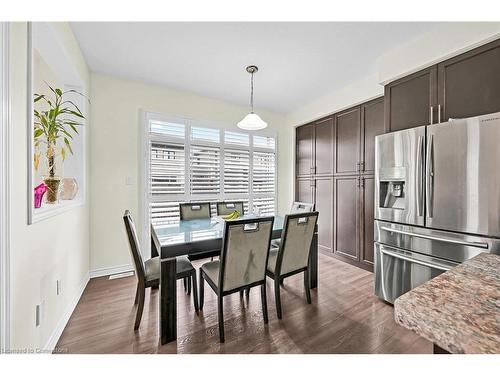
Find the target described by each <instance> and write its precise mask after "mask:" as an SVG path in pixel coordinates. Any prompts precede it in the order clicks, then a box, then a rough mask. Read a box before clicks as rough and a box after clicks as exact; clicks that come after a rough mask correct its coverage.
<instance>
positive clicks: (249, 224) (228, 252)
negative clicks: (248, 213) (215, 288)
mask: <svg viewBox="0 0 500 375" xmlns="http://www.w3.org/2000/svg"><path fill="white" fill-rule="evenodd" d="M273 223H274V217H273V216H270V217H262V218H256V219H245V220H235V221H230V222H229V221H226V223H225V225H224V238H223V243H222V251H221V256H220V261H221V266H220V267H221V268H220V272H219V284H218V285H219V290H220V291H221V292H227V291H231V290H234V289H237V288H240V287H243V286H246V285H250V284H253V283H255V282H258V281H263V280H265V279H266V266H267V260H268V257H269V246H270V243H271V235H272V231H273Z"/></svg>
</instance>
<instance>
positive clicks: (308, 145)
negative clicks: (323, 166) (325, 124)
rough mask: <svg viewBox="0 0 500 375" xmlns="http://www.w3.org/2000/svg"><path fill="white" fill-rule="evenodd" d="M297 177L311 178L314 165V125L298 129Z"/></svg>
mask: <svg viewBox="0 0 500 375" xmlns="http://www.w3.org/2000/svg"><path fill="white" fill-rule="evenodd" d="M296 134H297V148H296V150H297V155H296V164H297V167H296V168H297V176H310V175H311V172H312V167H313V164H314V125H313V124H309V125H303V126H299V127H298V128H297V133H296Z"/></svg>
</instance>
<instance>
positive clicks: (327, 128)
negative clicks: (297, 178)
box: [313, 117, 334, 175]
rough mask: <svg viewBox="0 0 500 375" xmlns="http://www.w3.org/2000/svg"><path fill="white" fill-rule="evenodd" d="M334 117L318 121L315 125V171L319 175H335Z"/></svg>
mask: <svg viewBox="0 0 500 375" xmlns="http://www.w3.org/2000/svg"><path fill="white" fill-rule="evenodd" d="M333 129H334V126H333V117H329V118H327V119H324V120H321V121H318V122H317V123H316V125H315V129H314V132H315V142H316V143H315V156H316V157H315V160H316V165H315V169H314V170H313V171H314V173H316V174H317V175H331V174H333Z"/></svg>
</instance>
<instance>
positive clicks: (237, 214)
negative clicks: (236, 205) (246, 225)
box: [222, 210, 241, 220]
mask: <svg viewBox="0 0 500 375" xmlns="http://www.w3.org/2000/svg"><path fill="white" fill-rule="evenodd" d="M239 217H241V214H240V212H239V211H237V210H235V211H233V212H231V213H230V214H229V215H225V216H222V218H223V219H224V220H234V219H238V218H239Z"/></svg>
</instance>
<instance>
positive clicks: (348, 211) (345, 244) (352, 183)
mask: <svg viewBox="0 0 500 375" xmlns="http://www.w3.org/2000/svg"><path fill="white" fill-rule="evenodd" d="M358 182H359V177H358V176H345V177H344V176H343V177H336V178H335V191H334V207H335V214H334V215H335V216H334V241H333V243H334V245H333V252H334V254H336V255H341V256H345V257H348V258H350V259H353V260H358V259H359V251H358V249H359V246H358V233H359V219H358V211H359V210H358V203H359V202H358V196H359V192H358Z"/></svg>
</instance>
